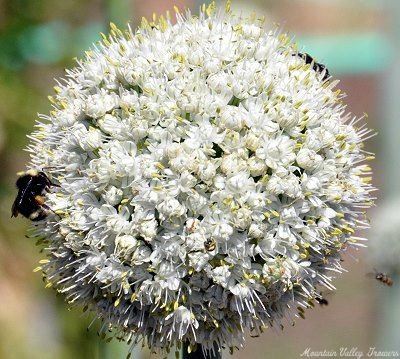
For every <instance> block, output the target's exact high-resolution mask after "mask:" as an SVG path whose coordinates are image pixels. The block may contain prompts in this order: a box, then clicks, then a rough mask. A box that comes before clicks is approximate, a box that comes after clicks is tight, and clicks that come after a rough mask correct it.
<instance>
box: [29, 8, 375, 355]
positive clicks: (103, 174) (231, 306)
mask: <svg viewBox="0 0 400 359" xmlns="http://www.w3.org/2000/svg"><path fill="white" fill-rule="evenodd" d="M211 10H212V6H210V7H207V8H205V7H204V8H203V11H202V12H201V13H200V15H199V16H198V17H194V16H191V15H190V14H189V13H187V14H186V15H185V16H183V15H181V14H179V13H177V23H176V24H172V23H171V22H170V21H169V19H165V18H163V17H161V18H160V19H159V20H158V21H157V22H156V23H146V22H144V23H143V24H142V26H141V28H139V29H138V30H137V31H136V32H132V31H131V30H128V31H126V32H124V33H123V32H121V31H120V30H118V29H117V28H115V27H114V26H112V28H111V35H110V36H109V37H106V36H104V38H103V42H102V43H101V44H99V45H98V46H96V47H95V48H94V49H93V50H92V51H89V52H87V54H86V58H85V59H84V60H83V61H80V62H78V66H77V67H76V68H74V69H73V70H70V71H67V75H66V79H64V80H62V81H60V82H59V83H58V86H56V87H55V90H56V95H55V96H54V97H52V98H51V101H52V104H53V110H52V112H51V114H50V115H49V116H41V122H39V124H38V125H37V131H36V132H35V133H34V134H33V135H32V136H31V140H32V142H31V145H30V147H29V148H30V151H31V158H32V160H31V163H30V167H33V168H38V169H43V170H44V171H45V172H46V173H47V175H48V176H49V178H51V180H52V181H53V182H55V183H56V184H58V185H59V186H60V187H52V188H51V191H50V193H48V194H47V195H46V205H48V206H49V207H50V208H51V210H52V211H53V213H51V214H49V215H48V217H47V218H46V219H45V220H43V221H40V222H38V223H37V226H36V228H35V232H34V235H35V236H37V237H38V238H39V239H40V241H41V242H43V243H44V246H45V253H47V259H46V260H43V262H42V265H41V269H42V271H43V273H44V276H45V278H46V280H47V282H48V284H49V285H51V286H53V287H54V288H56V289H57V290H58V291H59V292H61V293H64V294H65V296H66V298H67V300H68V301H69V303H74V304H80V305H83V306H85V307H87V308H89V309H90V310H91V311H92V312H94V313H95V314H96V315H97V316H98V317H99V318H100V319H101V320H102V321H104V323H105V326H106V327H107V328H110V329H113V330H114V332H115V333H116V335H117V336H119V337H122V338H124V339H127V340H133V338H135V337H138V338H144V339H145V340H146V341H147V343H148V345H150V346H151V347H153V348H167V349H168V348H169V347H171V346H172V345H173V344H176V343H179V342H181V341H185V342H188V343H189V344H190V345H192V346H195V345H196V344H201V345H202V347H203V349H204V350H206V351H207V350H214V348H222V347H229V348H233V347H237V346H240V345H242V343H243V340H244V339H243V338H244V334H245V333H246V332H247V331H250V332H253V333H254V334H258V333H259V332H260V331H262V329H263V328H265V327H268V326H273V325H275V326H276V325H277V326H278V327H279V326H281V325H282V323H283V322H286V320H287V319H289V323H291V322H292V320H293V318H294V317H295V316H297V315H298V313H299V311H300V315H302V311H303V310H304V309H305V308H307V307H309V306H310V305H311V303H312V302H313V300H314V299H315V297H316V296H318V291H319V287H320V286H325V287H327V288H333V286H332V284H331V279H332V278H333V274H334V273H335V272H340V271H341V263H340V259H341V252H342V251H343V250H344V248H345V247H346V245H347V244H349V243H357V241H358V238H357V237H353V234H354V231H355V229H356V228H357V227H359V226H363V225H364V224H365V220H364V217H363V211H364V209H365V208H366V207H368V206H369V205H370V202H371V196H370V191H371V190H372V187H371V185H370V184H369V177H368V174H369V171H370V170H369V168H368V166H366V165H364V164H362V161H363V160H365V159H367V157H368V156H369V154H368V153H366V152H365V151H364V150H363V148H362V140H363V139H364V138H366V137H367V136H368V134H369V130H368V129H366V128H365V127H363V126H360V127H357V123H358V120H357V119H354V118H351V117H350V115H349V114H346V113H345V106H344V105H343V103H342V98H343V96H342V95H341V94H340V91H338V90H335V86H336V84H337V82H336V81H333V80H332V79H331V78H328V79H326V78H324V77H325V70H322V72H321V71H317V70H316V68H315V67H314V66H313V64H312V63H311V64H310V63H306V62H305V60H304V56H300V54H299V53H298V51H297V49H296V46H295V45H294V44H292V43H291V42H290V41H289V38H288V37H287V36H286V35H285V34H283V33H280V32H279V31H278V30H276V29H274V30H270V31H268V30H265V29H264V25H265V24H264V21H262V20H259V19H256V18H255V17H251V18H246V19H245V18H241V17H237V16H234V15H233V14H232V13H231V12H230V11H222V10H221V11H215V12H213V11H211Z"/></svg>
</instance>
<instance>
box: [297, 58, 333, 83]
mask: <svg viewBox="0 0 400 359" xmlns="http://www.w3.org/2000/svg"><path fill="white" fill-rule="evenodd" d="M295 55H297V56H298V57H301V58H302V59H303V60H304V62H305V63H306V64H310V65H312V69H313V70H314V71H315V72H317V73H319V74H322V73H323V72H324V71H325V72H324V76H323V77H322V81H325V80H326V79H328V78H329V77H330V76H331V75H330V73H329V71H328V68H327V67H326V66H325V65H323V64H320V63H319V62H316V61H315V60H314V59H313V58H312V57H311V56H310V55H309V54H307V53H305V54H303V53H301V52H298V53H297V54H295Z"/></svg>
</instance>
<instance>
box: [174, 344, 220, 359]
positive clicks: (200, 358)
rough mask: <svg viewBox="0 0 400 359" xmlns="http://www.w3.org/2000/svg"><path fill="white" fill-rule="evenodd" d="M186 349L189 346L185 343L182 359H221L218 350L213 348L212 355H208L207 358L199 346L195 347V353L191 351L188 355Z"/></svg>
mask: <svg viewBox="0 0 400 359" xmlns="http://www.w3.org/2000/svg"><path fill="white" fill-rule="evenodd" d="M188 347H189V344H188V342H185V343H184V344H183V348H182V359H221V358H222V356H221V352H220V351H218V349H217V348H216V347H215V350H214V354H213V353H211V352H210V353H209V354H208V355H207V356H206V355H204V352H203V348H202V346H201V345H198V346H197V349H196V350H195V351H192V352H191V353H188Z"/></svg>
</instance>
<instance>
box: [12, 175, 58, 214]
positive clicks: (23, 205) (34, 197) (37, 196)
mask: <svg viewBox="0 0 400 359" xmlns="http://www.w3.org/2000/svg"><path fill="white" fill-rule="evenodd" d="M15 184H16V186H17V188H18V194H17V197H16V198H15V201H14V203H13V205H12V209H11V217H17V216H18V214H19V213H20V214H22V215H23V216H24V217H26V218H28V219H30V220H31V221H40V220H42V219H44V218H46V216H47V215H48V214H49V212H50V211H51V209H50V208H49V207H48V206H46V204H45V203H44V202H45V200H44V194H45V191H46V192H48V191H49V190H50V187H52V186H56V187H58V185H56V184H54V183H52V182H51V181H50V179H49V178H48V177H47V176H46V174H45V173H44V172H41V171H40V172H39V171H37V170H28V171H26V172H23V173H22V174H21V175H20V177H19V178H18V179H17V182H16V183H15Z"/></svg>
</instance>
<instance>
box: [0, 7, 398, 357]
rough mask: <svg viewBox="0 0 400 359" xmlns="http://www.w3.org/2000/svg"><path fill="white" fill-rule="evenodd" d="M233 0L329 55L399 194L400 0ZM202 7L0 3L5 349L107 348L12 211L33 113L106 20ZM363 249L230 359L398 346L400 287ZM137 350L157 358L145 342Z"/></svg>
mask: <svg viewBox="0 0 400 359" xmlns="http://www.w3.org/2000/svg"><path fill="white" fill-rule="evenodd" d="M232 2H233V4H232V8H233V10H234V11H235V12H243V13H248V12H251V11H253V10H254V11H256V12H257V13H258V14H259V15H265V16H266V17H267V18H268V19H270V20H271V21H272V22H277V23H279V24H281V25H282V27H283V28H284V30H285V31H288V32H289V33H290V34H293V35H294V36H295V40H296V41H298V42H299V45H300V49H301V50H302V51H303V52H307V53H309V54H311V55H312V56H313V57H315V58H316V59H317V60H318V61H319V62H322V63H324V64H326V65H327V67H328V68H329V71H330V73H331V74H332V75H333V76H334V77H335V78H338V79H340V84H339V88H341V89H342V90H343V91H344V92H345V93H347V98H346V102H347V104H348V110H349V111H351V112H352V113H353V114H354V115H356V116H362V115H363V114H364V113H368V119H367V120H368V123H369V127H372V128H374V129H376V130H377V131H378V132H379V135H378V136H376V137H375V138H374V139H372V140H369V141H368V143H367V150H369V151H373V152H376V153H377V158H378V160H377V161H375V162H374V163H372V166H373V169H374V172H375V178H374V181H375V185H376V186H378V187H379V188H381V190H380V191H379V193H378V197H379V198H385V197H390V196H392V195H393V194H396V193H398V188H399V185H398V182H399V178H400V176H399V174H400V164H399V161H400V160H399V157H400V156H398V154H399V151H398V149H397V147H398V146H397V144H396V141H397V138H398V137H399V136H398V134H399V127H400V125H399V124H397V122H400V119H399V116H398V115H399V112H400V111H399V106H398V102H399V101H398V99H397V98H398V96H399V93H400V92H399V85H398V82H399V78H400V75H399V70H398V68H400V64H397V63H396V62H397V61H399V60H398V58H400V56H398V55H399V53H398V52H399V48H400V46H399V43H398V42H399V41H400V40H399V39H400V29H399V27H400V25H399V23H400V11H399V9H398V8H399V7H400V2H397V1H390V0H387V1H383V0H382V1H379V0H375V1H373V0H368V1H367V0H352V1H346V0H269V1H268V0H258V1H257V0H253V1H250V0H247V1H239V0H233V1H232ZM397 3H399V5H397ZM200 4H201V1H195V0H192V1H185V0H178V1H169V0H152V1H144V0H129V1H128V0H108V1H107V0H70V1H52V0H34V1H33V0H12V1H10V0H0V99H1V100H0V165H1V171H0V201H1V206H0V210H1V216H0V328H1V329H0V331H1V335H0V358H4V359H13V358H22V359H24V358H30V359H36V358H38V359H39V358H40V359H47V358H56V359H58V358H60V359H64V358H97V357H98V355H99V338H98V337H97V334H96V325H94V326H93V327H92V328H91V329H90V330H89V331H87V326H88V325H89V324H90V318H87V317H86V316H85V315H82V312H81V311H79V310H72V311H69V310H68V309H67V305H66V304H65V303H64V301H63V298H62V297H59V296H57V295H55V293H54V291H52V290H51V289H44V286H43V282H42V280H41V275H40V274H39V273H33V272H32V269H33V268H35V267H36V266H37V265H38V260H39V259H40V258H41V255H40V253H39V248H38V247H36V246H35V243H33V242H31V241H30V240H29V239H27V238H25V237H24V234H25V231H26V229H27V228H28V226H29V223H28V221H27V220H25V219H23V218H20V217H18V218H17V219H14V218H13V219H11V218H10V209H11V204H12V201H13V199H14V198H15V195H16V190H15V188H14V182H15V173H16V172H17V171H20V170H23V169H25V164H26V163H27V162H28V156H27V153H26V152H24V148H25V147H26V145H27V143H28V140H27V138H26V134H28V133H30V132H31V131H32V129H33V126H34V124H35V120H36V118H37V113H48V112H49V110H50V103H49V102H48V101H47V96H48V95H50V94H52V91H53V90H52V88H53V86H54V84H55V83H54V80H53V79H54V78H59V77H62V76H63V71H64V68H69V67H72V66H74V60H73V58H74V57H78V58H80V57H82V55H83V53H84V50H85V49H87V48H89V47H90V45H91V43H92V42H96V41H98V40H99V39H100V35H99V33H100V32H101V31H107V28H108V23H109V22H110V21H113V22H115V23H117V24H118V25H120V26H124V25H125V24H126V22H127V21H130V22H131V24H133V27H134V28H135V27H136V26H137V25H138V23H139V21H140V19H141V17H142V16H146V17H149V16H151V15H152V13H153V12H157V13H164V12H165V11H166V10H173V6H174V5H177V6H178V7H180V8H184V7H189V8H192V9H193V12H197V10H198V8H199V6H200ZM383 159H384V160H383ZM377 203H378V204H379V201H377ZM361 235H365V236H368V233H362V234H361ZM367 252H368V249H361V250H359V251H358V252H357V253H355V251H350V252H349V254H348V255H346V256H345V263H344V266H345V268H346V269H348V270H349V273H345V274H344V275H343V276H341V278H339V279H338V280H336V282H335V285H336V287H337V288H338V291H337V292H336V293H335V294H333V295H331V296H328V297H327V299H328V300H329V305H328V306H327V307H323V308H322V307H319V306H318V307H317V308H315V309H314V310H310V311H307V312H306V320H302V319H299V320H298V321H297V323H296V326H294V327H291V326H290V324H288V326H287V328H285V330H284V331H283V332H280V331H279V332H278V331H274V330H267V331H266V332H265V333H264V335H262V337H260V338H249V339H248V340H247V343H246V347H245V349H243V350H241V351H238V352H236V353H235V354H234V355H233V357H232V358H234V359H239V358H248V359H250V358H251V359H253V358H254V359H264V358H278V359H279V358H299V357H300V356H301V354H302V353H303V352H304V350H306V349H307V348H310V349H311V350H313V351H321V350H322V351H323V350H327V351H336V352H338V357H339V351H340V349H341V348H347V349H348V350H351V349H352V348H356V349H357V350H358V351H362V352H363V353H364V355H365V357H366V356H367V352H368V350H369V348H371V347H376V349H377V350H386V351H387V350H398V351H399V352H400V345H399V344H398V342H399V340H396V338H395V339H391V334H390V333H392V334H395V335H396V332H397V331H396V330H393V329H392V328H390V326H389V324H388V322H387V317H386V316H387V315H389V316H391V317H395V315H396V313H397V311H398V309H397V310H396V308H392V307H391V306H390V304H387V303H388V302H390V301H393V300H394V301H395V302H398V301H397V298H398V297H397V292H399V289H397V287H396V284H395V285H394V287H393V288H386V287H384V286H383V285H381V284H380V283H378V282H376V281H374V280H371V279H368V278H367V277H366V276H365V274H366V273H367V272H371V271H372V268H373V266H374V265H373V263H368V261H367V259H366V258H367V254H368V253H367ZM354 256H355V257H357V258H358V261H356V260H355V259H354ZM397 286H398V284H397ZM382 328H383V329H382ZM385 328H386V329H385ZM384 329H385V330H387V331H385V332H384V331H383V330H384ZM393 332H394V333H393ZM385 340H386V341H385ZM390 340H392V342H390ZM396 346H397V347H396ZM105 351H106V354H105V356H106V357H107V358H117V359H118V358H124V357H125V356H126V352H127V348H126V346H123V345H120V344H118V343H113V344H111V345H110V346H107V349H106V350H105ZM139 353H141V354H139ZM133 357H134V358H135V359H136V358H138V359H139V358H158V357H159V356H157V355H155V354H151V353H149V352H147V351H140V350H138V351H137V352H135V353H134V355H133ZM171 357H174V355H172V356H171ZM224 357H229V355H228V354H226V355H224Z"/></svg>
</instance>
